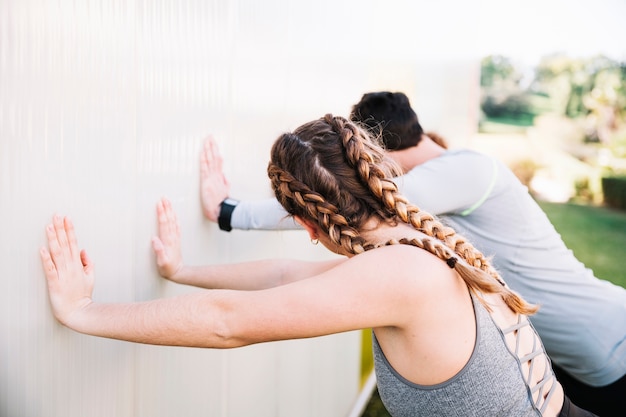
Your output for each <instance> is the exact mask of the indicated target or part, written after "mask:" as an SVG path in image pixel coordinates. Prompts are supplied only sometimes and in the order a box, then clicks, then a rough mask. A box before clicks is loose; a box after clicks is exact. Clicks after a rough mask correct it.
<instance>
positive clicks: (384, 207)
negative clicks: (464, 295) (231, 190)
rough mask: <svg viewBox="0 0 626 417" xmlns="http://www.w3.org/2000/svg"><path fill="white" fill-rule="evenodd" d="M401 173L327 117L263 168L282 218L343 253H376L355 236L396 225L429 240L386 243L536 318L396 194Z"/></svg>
mask: <svg viewBox="0 0 626 417" xmlns="http://www.w3.org/2000/svg"><path fill="white" fill-rule="evenodd" d="M400 173H401V170H400V169H399V167H398V166H397V165H396V164H395V163H394V162H393V161H391V159H390V158H388V157H387V156H386V154H385V153H384V151H383V149H382V148H381V147H380V146H378V144H376V143H374V142H373V140H372V139H371V138H370V137H369V136H368V134H367V133H366V132H365V131H364V130H362V129H361V128H359V127H358V126H357V125H356V124H354V123H352V122H349V121H348V120H346V119H344V118H342V117H333V116H332V115H330V114H328V115H326V116H325V117H323V118H322V119H318V120H315V121H313V122H309V123H307V124H305V125H302V126H300V127H299V128H298V129H296V130H295V131H294V133H286V134H283V135H282V136H281V137H279V139H278V140H277V141H276V142H275V143H274V146H273V147H272V152H271V162H270V163H269V166H268V175H269V177H270V179H271V182H272V187H273V189H274V192H275V194H276V198H277V199H278V201H279V202H280V203H281V204H282V206H283V207H284V208H285V209H286V210H287V212H289V213H290V214H291V215H297V216H300V217H302V218H305V219H310V220H312V221H314V222H315V223H317V224H318V226H319V227H320V228H321V229H322V230H323V231H324V232H325V233H326V234H327V235H328V237H329V239H330V241H331V242H333V243H334V244H336V245H337V246H338V247H341V248H342V249H343V250H344V251H345V252H346V253H350V254H359V253H362V252H364V251H366V250H370V249H373V248H376V247H379V246H381V244H380V243H378V242H366V241H365V239H364V238H363V237H362V236H361V234H360V230H362V229H363V226H364V225H365V223H366V222H367V221H369V220H370V219H372V218H378V219H381V220H382V221H385V222H387V223H389V224H393V225H395V224H396V223H397V221H398V220H400V221H402V222H404V223H407V224H409V225H411V226H413V227H414V228H415V229H416V230H418V231H420V232H422V233H424V234H426V235H427V236H429V237H425V238H423V239H418V238H415V239H411V240H408V239H401V240H399V241H395V240H392V241H389V242H387V243H386V244H411V245H414V246H416V247H419V248H421V249H424V250H427V251H428V252H430V253H432V254H433V255H435V256H437V257H438V258H440V259H442V260H444V261H446V262H447V263H448V265H449V266H450V267H451V268H454V269H455V270H456V271H457V272H458V273H459V275H460V276H461V277H462V278H463V280H464V281H465V282H466V284H467V286H468V288H469V289H470V290H471V291H473V292H474V293H476V295H477V296H479V297H480V293H497V294H500V295H501V296H502V298H503V299H504V301H505V302H506V304H507V305H508V306H509V307H510V308H511V309H512V310H513V311H515V312H518V313H524V314H528V313H533V312H535V311H536V310H537V308H536V307H535V306H532V305H530V304H528V303H526V302H525V301H524V300H523V299H522V298H521V297H519V296H518V295H517V294H516V293H514V292H513V291H511V290H510V289H509V288H508V287H507V286H506V285H505V284H504V282H503V281H502V279H501V278H500V275H499V274H498V273H497V271H496V270H495V269H494V268H493V267H492V266H491V264H490V262H489V261H488V260H487V259H486V258H485V256H484V255H483V254H482V253H481V252H480V251H478V250H477V249H476V248H474V247H473V246H472V245H471V244H470V243H469V242H467V240H466V239H465V238H463V237H462V236H460V235H458V234H456V233H455V232H454V230H453V229H452V228H450V227H446V226H444V225H443V224H442V223H441V222H439V221H438V220H437V219H435V217H433V216H432V215H430V214H429V213H426V212H424V211H421V210H420V209H419V208H418V207H417V206H414V205H412V204H410V203H409V202H408V200H407V199H406V198H405V197H404V196H402V195H401V194H400V193H399V192H398V188H397V185H396V184H395V183H394V182H393V181H392V180H391V178H393V177H395V176H397V175H399V174H400ZM457 258H460V259H462V261H461V262H457ZM487 308H488V306H487Z"/></svg>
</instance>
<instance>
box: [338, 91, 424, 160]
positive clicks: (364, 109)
mask: <svg viewBox="0 0 626 417" xmlns="http://www.w3.org/2000/svg"><path fill="white" fill-rule="evenodd" d="M350 119H351V120H352V121H353V122H357V123H359V124H361V125H364V126H366V127H367V129H368V130H370V131H371V132H372V133H373V134H374V135H375V136H377V135H380V137H381V138H382V142H383V145H384V146H385V148H386V149H387V150H390V151H399V150H401V149H406V148H410V147H412V146H415V145H417V144H418V143H419V141H420V140H421V138H422V134H423V133H424V130H423V129H422V126H421V125H420V123H419V121H418V120H417V114H416V113H415V111H413V109H412V108H411V104H410V103H409V98H408V97H407V96H406V95H404V94H403V93H392V92H389V91H380V92H375V93H367V94H364V95H363V97H362V98H361V101H359V102H358V103H357V104H355V105H354V106H353V107H352V112H351V113H350Z"/></svg>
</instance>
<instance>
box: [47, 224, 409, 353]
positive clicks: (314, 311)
mask: <svg viewBox="0 0 626 417" xmlns="http://www.w3.org/2000/svg"><path fill="white" fill-rule="evenodd" d="M46 234H47V237H48V245H49V249H48V248H42V249H41V251H40V254H41V259H42V263H43V267H44V272H45V276H46V281H47V284H48V290H49V295H50V300H51V305H52V310H53V313H54V315H55V317H56V318H57V319H58V320H59V321H60V322H61V323H62V324H64V325H66V326H67V327H69V328H71V329H73V330H75V331H78V332H81V333H85V334H89V335H93V336H99V337H106V338H112V339H119V340H125V341H130V342H137V343H148V344H157V345H170V346H191V347H213V348H231V347H237V346H244V345H248V344H251V343H259V342H267V341H273V340H284V339H293V338H305V337H315V336H321V335H327V334H332V333H337V332H344V331H349V330H356V329H361V328H370V327H378V326H386V325H397V324H400V323H401V321H400V319H401V316H402V313H401V309H400V308H397V307H398V306H399V305H401V304H407V305H414V304H415V303H414V302H413V297H412V295H411V294H408V295H409V296H407V293H406V291H401V290H400V288H399V287H398V286H396V285H389V282H388V281H387V280H381V279H380V276H382V275H383V274H385V273H389V266H388V265H386V264H385V262H384V261H383V260H384V258H383V257H381V256H372V255H378V254H377V253H376V254H368V253H366V254H364V255H361V256H359V257H358V260H359V261H361V260H362V261H363V262H358V263H356V264H355V266H354V267H352V268H350V267H348V263H349V262H350V261H352V262H354V261H353V260H352V259H350V260H348V261H346V262H344V263H342V264H340V265H337V267H335V268H331V269H329V270H328V271H326V272H324V273H322V274H320V275H318V276H317V277H315V278H312V279H306V280H300V281H298V282H294V283H292V284H290V285H283V286H279V287H276V288H271V289H267V290H262V291H232V290H203V291H199V292H197V293H193V294H186V295H182V296H178V297H171V298H162V299H156V300H152V301H145V302H135V303H98V302H94V301H92V290H93V276H94V274H93V264H92V263H91V261H90V260H89V258H88V257H87V256H86V253H85V252H84V251H79V250H78V246H77V243H76V237H75V234H74V227H73V225H72V223H71V221H70V220H69V219H67V218H65V219H61V218H60V217H58V216H55V217H54V219H53V224H52V225H50V226H48V227H47V229H46ZM371 252H379V251H371ZM380 252H381V255H383V252H384V250H382V251H380ZM403 258H406V257H403ZM354 259H356V258H354ZM368 259H369V261H368ZM391 272H392V275H391V276H392V277H393V276H395V275H394V273H393V272H394V271H391ZM411 278H413V275H411ZM364 299H367V300H368V302H367V303H363V300H364ZM405 299H409V300H410V301H411V302H410V303H406V302H405V301H406V300H405ZM418 304H419V303H418ZM390 306H394V308H390Z"/></svg>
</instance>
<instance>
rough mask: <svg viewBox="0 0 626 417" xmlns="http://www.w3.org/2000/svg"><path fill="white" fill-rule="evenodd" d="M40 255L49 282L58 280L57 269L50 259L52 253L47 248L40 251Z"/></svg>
mask: <svg viewBox="0 0 626 417" xmlns="http://www.w3.org/2000/svg"><path fill="white" fill-rule="evenodd" d="M39 255H40V257H41V264H42V265H43V271H44V274H45V275H46V279H47V280H48V281H52V280H54V279H57V278H58V276H57V269H56V266H55V265H54V262H53V261H52V258H51V257H50V252H48V250H47V249H46V248H41V249H39Z"/></svg>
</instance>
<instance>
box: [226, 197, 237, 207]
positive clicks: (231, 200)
mask: <svg viewBox="0 0 626 417" xmlns="http://www.w3.org/2000/svg"><path fill="white" fill-rule="evenodd" d="M237 203H239V201H237V200H233V199H232V198H227V199H225V200H224V201H222V204H226V205H228V206H236V205H237Z"/></svg>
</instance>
